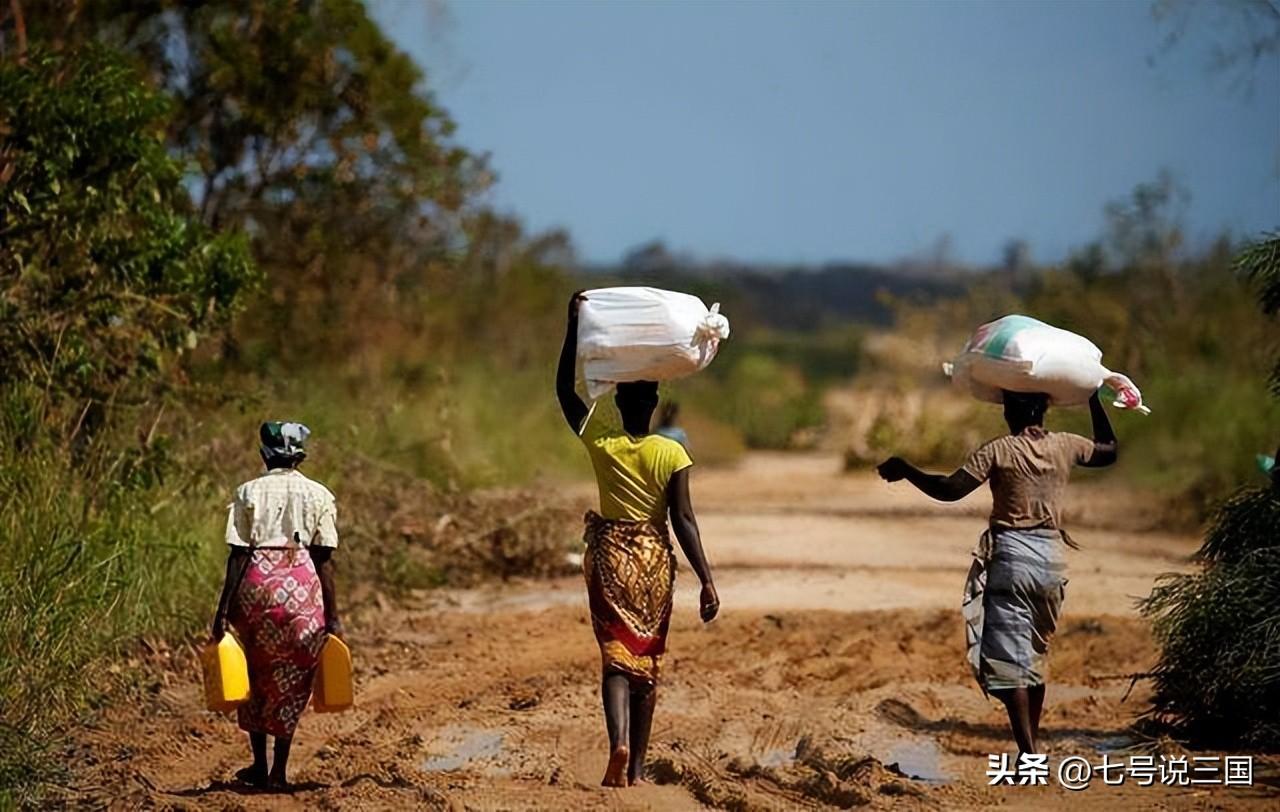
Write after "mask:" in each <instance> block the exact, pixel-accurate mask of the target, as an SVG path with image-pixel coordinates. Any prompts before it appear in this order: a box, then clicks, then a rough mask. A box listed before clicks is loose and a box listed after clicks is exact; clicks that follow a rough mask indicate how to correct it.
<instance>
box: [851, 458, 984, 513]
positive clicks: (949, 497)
mask: <svg viewBox="0 0 1280 812" xmlns="http://www.w3.org/2000/svg"><path fill="white" fill-rule="evenodd" d="M876 471H877V472H878V473H879V474H880V478H881V479H883V480H884V481H885V482H898V481H900V480H903V479H905V480H907V481H908V482H910V483H911V484H912V485H915V486H916V488H917V489H919V490H920V492H921V493H923V494H924V495H925V496H929V497H932V498H934V499H937V500H938V501H940V502H958V501H959V500H961V499H963V498H965V497H966V496H968V495H969V494H971V493H973V491H974V490H975V489H976V488H977V487H978V486H979V485H981V484H982V483H981V482H979V481H978V480H977V479H976V478H975V477H974V476H973V475H972V474H970V473H968V472H966V471H963V470H960V471H956V472H954V473H951V474H948V475H946V476H943V475H942V474H926V473H925V472H924V471H921V470H920V469H919V468H917V467H915V466H914V465H912V464H911V463H909V462H907V461H906V460H904V459H902V458H901V457H890V458H889V459H887V460H885V461H884V462H882V463H880V465H879V466H877V467H876Z"/></svg>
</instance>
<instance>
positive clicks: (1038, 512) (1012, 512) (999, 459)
mask: <svg viewBox="0 0 1280 812" xmlns="http://www.w3.org/2000/svg"><path fill="white" fill-rule="evenodd" d="M1093 446H1094V444H1093V440H1090V439H1089V438H1088V437H1081V436H1080V435H1078V434H1066V433H1062V432H1046V433H1044V434H1040V435H1036V434H1032V433H1030V432H1023V433H1022V434H1017V435H1008V436H1005V437H997V438H996V439H994V440H992V441H991V442H989V443H987V444H986V445H984V446H982V447H981V448H979V449H978V450H977V451H975V452H973V454H972V455H971V456H970V457H969V460H968V462H966V463H965V464H964V468H963V469H961V470H963V471H964V472H965V473H967V474H969V475H970V476H972V477H973V478H974V479H976V480H978V481H979V482H986V481H988V480H990V482H991V525H992V526H993V527H1008V528H1014V529H1028V528H1033V527H1059V522H1058V500H1059V499H1060V498H1061V496H1062V491H1063V489H1065V488H1066V485H1067V480H1068V479H1069V478H1070V476H1071V469H1072V467H1074V466H1076V465H1079V464H1080V463H1083V462H1086V461H1088V459H1089V458H1090V457H1091V456H1092V455H1093Z"/></svg>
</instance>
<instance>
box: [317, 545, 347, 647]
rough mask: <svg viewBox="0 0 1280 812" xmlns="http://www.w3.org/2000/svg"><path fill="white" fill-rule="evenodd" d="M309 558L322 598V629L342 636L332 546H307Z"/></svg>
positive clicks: (336, 635)
mask: <svg viewBox="0 0 1280 812" xmlns="http://www.w3.org/2000/svg"><path fill="white" fill-rule="evenodd" d="M308 550H309V552H310V553H311V560H312V561H314V562H315V564H316V575H317V576H319V578H320V596H321V598H323V599H324V629H325V631H327V632H328V633H329V634H332V635H334V636H335V637H338V638H344V637H345V634H346V633H345V632H344V631H343V628H342V621H341V620H339V619H338V592H337V589H336V588H335V587H334V585H333V575H334V571H335V569H336V568H335V566H334V563H333V548H332V547H319V546H312V547H310V548H308Z"/></svg>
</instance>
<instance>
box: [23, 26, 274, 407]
mask: <svg viewBox="0 0 1280 812" xmlns="http://www.w3.org/2000/svg"><path fill="white" fill-rule="evenodd" d="M168 109H169V107H168V102H167V101H166V100H165V98H164V97H162V96H160V95H158V94H156V93H155V92H154V91H152V90H151V89H149V88H148V87H147V86H146V85H145V84H143V83H142V82H141V80H140V79H139V78H138V77H137V76H136V75H135V74H134V72H133V71H132V70H131V69H130V68H129V67H128V66H127V65H126V63H125V62H124V61H123V60H122V59H121V58H120V57H118V56H116V55H114V54H112V53H111V52H109V51H107V50H105V49H102V48H97V47H90V48H87V49H85V50H84V51H83V52H80V53H77V54H74V55H67V54H49V53H39V52H38V53H35V54H33V55H32V57H31V58H30V60H29V61H28V63H27V64H26V65H19V64H16V63H13V62H10V61H0V223H3V224H4V230H3V238H2V239H0V282H2V283H3V285H4V295H3V296H0V376H2V377H4V378H6V379H10V380H12V379H18V380H34V381H39V382H40V383H41V385H42V387H43V388H44V389H45V390H46V391H49V392H50V393H51V394H52V395H54V396H55V397H56V396H59V395H62V394H64V393H65V394H67V395H69V396H72V397H76V398H97V399H102V400H105V399H108V398H111V397H117V396H120V395H122V394H125V393H127V392H128V386H129V384H130V383H132V382H133V381H134V380H135V379H136V380H145V379H149V378H153V377H156V373H158V372H159V371H161V370H163V369H164V368H165V367H166V366H168V365H171V363H172V361H173V360H174V358H175V357H176V356H179V355H181V354H182V353H184V352H186V351H188V350H190V349H192V348H194V347H195V346H196V343H197V342H198V341H199V339H200V338H201V337H202V336H203V335H206V334H208V333H210V332H213V331H216V330H218V329H220V328H221V327H222V326H224V325H225V324H226V323H227V321H228V319H229V318H230V316H231V314H232V313H233V312H234V311H235V310H236V309H237V308H238V307H239V306H240V304H241V302H242V293H243V292H244V291H245V290H246V289H247V288H248V287H250V286H251V285H252V284H253V283H254V282H255V281H256V280H257V271H256V269H255V267H254V264H253V262H252V261H251V260H250V258H249V254H248V248H247V245H246V243H245V241H244V240H243V238H241V237H240V236H237V235H234V234H223V235H217V234H213V233H211V232H209V231H208V230H207V229H205V228H204V227H203V225H202V224H201V223H200V222H199V221H198V219H197V218H195V217H194V216H193V215H192V213H191V211H190V205H189V200H188V197H187V193H186V189H185V188H184V186H183V184H182V175H183V166H182V164H181V163H180V162H179V161H178V160H176V159H174V158H172V157H171V156H170V155H169V153H168V151H167V150H166V148H165V145H164V141H163V140H162V135H163V127H164V123H165V116H166V113H167V111H168Z"/></svg>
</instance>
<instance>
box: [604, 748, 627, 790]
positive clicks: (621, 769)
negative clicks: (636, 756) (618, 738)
mask: <svg viewBox="0 0 1280 812" xmlns="http://www.w3.org/2000/svg"><path fill="white" fill-rule="evenodd" d="M630 761H631V751H630V750H628V749H627V748H626V747H619V748H618V749H616V750H614V751H613V752H612V753H610V754H609V766H608V767H607V768H605V771H604V780H603V781H601V782H600V785H601V786H604V787H625V786H626V785H627V764H628V763H629V762H630Z"/></svg>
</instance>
